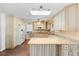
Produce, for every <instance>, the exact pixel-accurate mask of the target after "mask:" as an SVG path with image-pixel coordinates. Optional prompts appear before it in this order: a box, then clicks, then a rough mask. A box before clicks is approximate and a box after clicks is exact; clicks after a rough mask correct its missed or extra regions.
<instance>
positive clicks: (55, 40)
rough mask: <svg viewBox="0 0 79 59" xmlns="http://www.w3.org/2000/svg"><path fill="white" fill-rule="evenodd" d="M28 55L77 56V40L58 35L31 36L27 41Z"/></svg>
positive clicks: (78, 46)
mask: <svg viewBox="0 0 79 59" xmlns="http://www.w3.org/2000/svg"><path fill="white" fill-rule="evenodd" d="M28 45H29V50H30V56H60V55H61V56H75V55H76V56H77V55H79V41H77V40H72V39H65V38H63V37H58V36H55V35H53V36H49V37H48V38H47V37H46V38H45V37H43V38H40V37H39V38H38V37H32V38H31V40H30V41H29V42H28Z"/></svg>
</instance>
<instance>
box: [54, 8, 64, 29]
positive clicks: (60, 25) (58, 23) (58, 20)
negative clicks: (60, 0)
mask: <svg viewBox="0 0 79 59" xmlns="http://www.w3.org/2000/svg"><path fill="white" fill-rule="evenodd" d="M53 20H54V23H53V24H54V30H55V31H60V30H64V29H65V28H64V27H65V10H64V9H63V10H62V11H61V12H59V13H58V14H57V15H56V16H55V17H54V18H53Z"/></svg>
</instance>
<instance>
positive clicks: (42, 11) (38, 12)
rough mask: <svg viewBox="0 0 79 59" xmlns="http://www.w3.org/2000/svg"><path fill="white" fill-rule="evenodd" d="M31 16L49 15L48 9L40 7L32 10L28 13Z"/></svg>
mask: <svg viewBox="0 0 79 59" xmlns="http://www.w3.org/2000/svg"><path fill="white" fill-rule="evenodd" d="M30 13H31V14H32V15H50V13H51V10H50V9H44V8H43V6H40V8H39V9H34V8H33V10H31V11H30Z"/></svg>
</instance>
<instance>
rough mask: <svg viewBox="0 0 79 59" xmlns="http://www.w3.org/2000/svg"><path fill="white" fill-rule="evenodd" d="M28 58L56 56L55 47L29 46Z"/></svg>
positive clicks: (47, 45) (48, 45)
mask: <svg viewBox="0 0 79 59" xmlns="http://www.w3.org/2000/svg"><path fill="white" fill-rule="evenodd" d="M29 47H30V56H56V45H52V44H30V45H29Z"/></svg>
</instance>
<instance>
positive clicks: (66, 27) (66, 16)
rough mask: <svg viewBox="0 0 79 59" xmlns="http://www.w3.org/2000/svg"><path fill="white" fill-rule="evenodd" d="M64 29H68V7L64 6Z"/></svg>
mask: <svg viewBox="0 0 79 59" xmlns="http://www.w3.org/2000/svg"><path fill="white" fill-rule="evenodd" d="M65 30H66V31H69V8H68V7H67V8H65Z"/></svg>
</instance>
